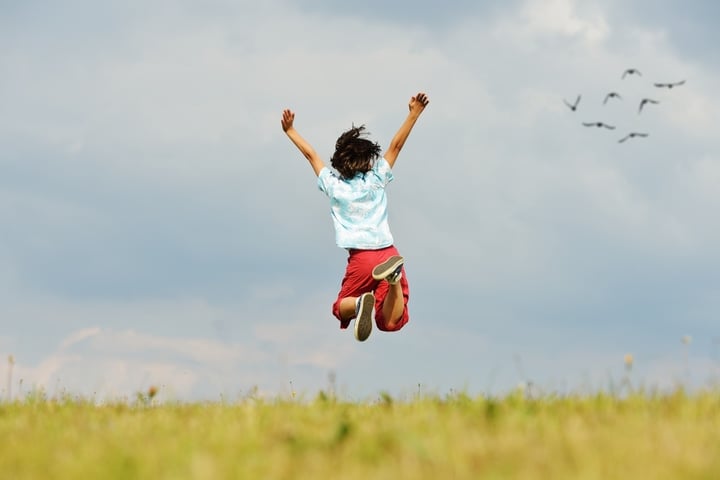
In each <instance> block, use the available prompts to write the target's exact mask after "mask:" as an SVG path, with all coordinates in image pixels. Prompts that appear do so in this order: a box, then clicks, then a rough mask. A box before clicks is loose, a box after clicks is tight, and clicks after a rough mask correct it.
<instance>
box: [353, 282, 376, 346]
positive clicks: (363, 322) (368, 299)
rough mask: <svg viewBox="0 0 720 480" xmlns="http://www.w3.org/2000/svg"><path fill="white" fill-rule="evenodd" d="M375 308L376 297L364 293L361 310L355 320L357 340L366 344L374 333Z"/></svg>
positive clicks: (361, 299)
mask: <svg viewBox="0 0 720 480" xmlns="http://www.w3.org/2000/svg"><path fill="white" fill-rule="evenodd" d="M374 308H375V295H373V294H372V293H363V294H362V296H361V297H360V309H359V311H358V314H357V317H356V318H355V338H356V339H357V340H358V342H364V341H365V340H367V338H368V337H369V336H370V332H372V312H373V309H374Z"/></svg>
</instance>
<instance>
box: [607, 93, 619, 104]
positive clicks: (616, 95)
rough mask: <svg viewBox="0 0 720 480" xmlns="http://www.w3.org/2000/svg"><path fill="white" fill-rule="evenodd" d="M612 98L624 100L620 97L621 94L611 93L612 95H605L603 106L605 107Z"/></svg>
mask: <svg viewBox="0 0 720 480" xmlns="http://www.w3.org/2000/svg"><path fill="white" fill-rule="evenodd" d="M611 98H619V99H620V100H622V97H621V96H620V94H619V93H617V92H610V93H608V94H607V95H605V100H604V101H603V105H605V104H606V103H607V101H608V100H609V99H611Z"/></svg>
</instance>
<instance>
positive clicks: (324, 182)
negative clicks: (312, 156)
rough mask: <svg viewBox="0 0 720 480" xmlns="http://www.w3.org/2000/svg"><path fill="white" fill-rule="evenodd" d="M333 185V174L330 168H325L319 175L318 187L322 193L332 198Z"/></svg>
mask: <svg viewBox="0 0 720 480" xmlns="http://www.w3.org/2000/svg"><path fill="white" fill-rule="evenodd" d="M331 184H332V172H331V171H330V169H329V168H328V167H323V168H322V169H321V170H320V173H318V177H317V185H318V188H319V189H320V191H321V192H323V193H324V194H325V195H327V196H328V197H329V196H330V185H331Z"/></svg>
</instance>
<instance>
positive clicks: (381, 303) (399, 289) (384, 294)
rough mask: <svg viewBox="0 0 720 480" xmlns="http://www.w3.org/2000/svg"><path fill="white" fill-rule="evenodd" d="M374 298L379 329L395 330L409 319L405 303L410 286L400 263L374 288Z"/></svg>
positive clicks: (376, 321) (406, 302) (408, 296)
mask: <svg viewBox="0 0 720 480" xmlns="http://www.w3.org/2000/svg"><path fill="white" fill-rule="evenodd" d="M384 263H386V262H384ZM388 280H389V281H388ZM375 298H376V299H377V300H376V305H377V306H376V311H375V323H376V324H377V326H378V328H379V329H380V330H385V331H389V332H393V331H397V330H400V329H401V328H402V327H403V326H404V325H405V324H406V323H407V322H408V321H409V319H410V315H409V313H408V308H407V304H408V300H409V298H410V287H409V285H408V281H407V276H406V275H405V269H404V268H403V267H402V265H400V266H399V267H398V268H397V269H396V270H395V271H394V272H393V274H391V275H388V278H387V279H386V280H383V281H380V283H379V284H378V286H377V287H376V288H375Z"/></svg>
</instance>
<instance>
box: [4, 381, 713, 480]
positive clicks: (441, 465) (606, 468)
mask: <svg viewBox="0 0 720 480" xmlns="http://www.w3.org/2000/svg"><path fill="white" fill-rule="evenodd" d="M140 400H141V401H138V402H136V403H132V404H130V403H127V402H118V403H114V404H107V405H95V404H93V403H92V402H90V401H85V400H78V399H72V398H61V399H46V398H44V397H42V396H31V397H28V398H26V399H25V400H22V401H16V402H12V403H0V442H1V444H0V478H2V479H29V478H32V479H53V478H63V479H65V478H67V479H88V478H90V479H128V478H143V479H144V478H151V479H186V478H193V479H222V478H248V479H273V478H313V479H335V478H338V479H363V480H367V479H385V478H387V479H425V478H427V479H452V478H488V479H508V478H510V479H514V478H540V479H673V480H675V479H718V478H720V394H718V392H705V393H697V394H693V395H686V394H685V393H684V392H683V391H682V390H678V391H676V392H674V393H672V394H666V395H659V394H658V395H652V394H641V393H638V394H632V395H629V396H627V397H624V398H619V397H617V396H612V395H607V394H602V393H600V394H592V395H571V396H563V397H555V396H547V397H544V398H538V399H527V398H525V397H523V396H522V395H521V394H519V393H518V394H512V395H508V396H506V397H501V398H487V397H482V396H480V397H470V396H468V395H465V394H462V393H461V394H453V395H450V396H448V397H439V396H438V397H433V396H428V397H422V396H418V397H417V398H414V399H411V400H397V399H393V398H392V397H390V396H389V395H387V394H381V395H380V397H379V398H378V400H377V401H374V402H344V401H341V400H334V399H332V398H331V397H329V396H328V395H325V394H324V393H323V392H321V393H320V394H319V395H318V396H317V398H316V399H314V400H311V401H304V400H288V399H275V400H264V399H260V398H246V399H243V400H240V401H238V402H234V403H230V402H217V403H197V404H159V405H153V404H152V402H151V401H149V399H147V398H145V401H142V400H143V399H142V398H141V399H140Z"/></svg>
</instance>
